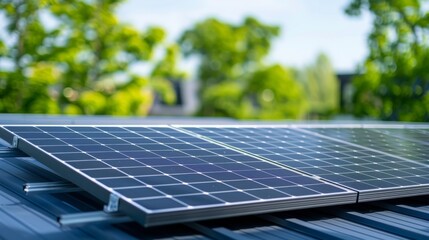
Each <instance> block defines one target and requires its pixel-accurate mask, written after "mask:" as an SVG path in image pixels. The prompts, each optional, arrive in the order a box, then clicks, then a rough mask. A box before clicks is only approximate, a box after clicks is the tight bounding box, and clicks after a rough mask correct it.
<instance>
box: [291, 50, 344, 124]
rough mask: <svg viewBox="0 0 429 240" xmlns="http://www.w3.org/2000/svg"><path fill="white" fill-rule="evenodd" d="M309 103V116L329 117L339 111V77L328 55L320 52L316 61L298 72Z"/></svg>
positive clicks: (317, 117)
mask: <svg viewBox="0 0 429 240" xmlns="http://www.w3.org/2000/svg"><path fill="white" fill-rule="evenodd" d="M298 79H299V81H300V82H301V83H302V85H303V86H304V90H305V93H306V96H307V99H308V104H309V115H310V116H309V117H310V118H312V119H314V118H316V119H319V118H327V117H330V116H332V115H333V114H335V113H336V112H337V111H338V108H339V86H338V78H337V77H336V75H335V71H334V69H333V67H332V65H331V62H330V61H329V58H328V56H326V55H325V54H320V55H319V56H318V57H317V59H316V62H315V63H314V64H312V65H310V66H308V67H306V68H305V69H304V70H303V71H300V72H299V73H298Z"/></svg>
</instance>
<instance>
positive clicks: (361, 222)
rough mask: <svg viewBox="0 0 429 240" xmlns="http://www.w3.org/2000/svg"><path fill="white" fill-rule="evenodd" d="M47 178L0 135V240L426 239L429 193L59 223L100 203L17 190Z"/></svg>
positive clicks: (58, 120)
mask: <svg viewBox="0 0 429 240" xmlns="http://www.w3.org/2000/svg"><path fill="white" fill-rule="evenodd" d="M3 116H4V115H3ZM3 116H2V115H0V124H18V123H31V124H85V123H87V124H166V123H171V124H177V123H184V122H186V123H193V122H196V121H199V123H201V122H200V121H201V120H198V119H179V120H177V119H174V118H156V119H152V118H150V119H139V118H108V117H94V118H93V117H74V118H73V117H72V118H70V117H45V116H40V115H39V116H34V117H33V116H31V117H30V116H27V115H25V116H23V115H7V116H6V117H4V118H3ZM14 119H15V120H14ZM208 121H212V123H219V122H221V123H226V122H230V120H228V119H219V120H218V119H211V120H208ZM203 123H204V124H207V122H203ZM50 181H64V180H63V179H62V178H61V177H59V176H57V175H55V173H53V172H52V171H50V170H49V169H47V168H46V167H44V166H43V165H41V164H40V163H38V162H37V161H36V160H34V159H33V158H31V157H28V156H26V155H25V154H23V153H22V152H19V151H18V150H14V149H11V148H9V147H8V146H7V144H6V143H5V142H3V141H0V239H164V238H170V239H208V238H217V239H401V238H404V239H407V238H415V239H429V195H426V196H419V197H413V198H406V199H396V200H390V201H380V202H373V203H366V204H355V205H348V206H340V207H326V208H316V209H308V210H299V211H290V212H281V213H275V214H266V215H257V216H248V217H239V218H229V219H220V220H213V221H205V222H195V223H187V224H176V225H167V226H162V227H155V228H146V229H145V228H143V227H142V226H140V225H139V224H137V223H134V222H128V223H117V224H113V223H109V222H104V223H88V224H83V225H77V226H73V227H61V226H60V225H59V224H58V223H57V220H56V219H57V217H58V216H60V215H63V214H71V213H82V212H91V211H99V210H101V209H102V207H103V206H102V203H101V202H99V201H97V200H95V199H94V198H93V197H91V196H90V195H89V194H87V193H84V192H75V193H55V194H32V195H25V193H24V191H23V184H25V183H29V182H50Z"/></svg>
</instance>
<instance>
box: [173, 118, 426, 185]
mask: <svg viewBox="0 0 429 240" xmlns="http://www.w3.org/2000/svg"><path fill="white" fill-rule="evenodd" d="M179 127H182V128H183V129H185V130H186V131H190V132H193V133H194V134H197V135H200V136H203V137H206V138H210V139H213V140H215V141H217V142H220V143H223V144H226V145H229V146H232V147H236V148H239V149H242V150H243V151H246V152H249V153H251V154H254V155H256V156H260V157H264V158H266V159H268V160H271V161H275V162H278V163H281V164H284V165H286V166H288V167H292V168H295V169H298V170H300V171H303V172H306V173H309V174H313V175H316V176H319V177H322V178H324V179H327V180H330V181H333V182H336V183H339V184H342V185H343V186H348V187H351V188H352V189H356V190H358V191H366V190H377V189H385V188H404V187H410V186H416V185H425V186H427V185H428V184H429V168H428V167H426V166H423V165H421V164H419V163H417V162H412V161H409V160H404V159H401V158H397V157H394V156H389V155H386V154H384V153H382V152H377V151H373V150H370V149H368V148H362V147H360V146H356V145H351V144H346V143H343V142H342V141H338V140H333V139H328V138H326V137H322V136H317V135H314V134H309V133H305V132H301V131H302V130H299V129H290V128H285V127H246V126H239V127H222V128H219V127H210V126H203V127H198V126H194V127H187V126H179ZM309 130H310V131H311V130H313V128H311V129H309ZM341 130H342V129H341Z"/></svg>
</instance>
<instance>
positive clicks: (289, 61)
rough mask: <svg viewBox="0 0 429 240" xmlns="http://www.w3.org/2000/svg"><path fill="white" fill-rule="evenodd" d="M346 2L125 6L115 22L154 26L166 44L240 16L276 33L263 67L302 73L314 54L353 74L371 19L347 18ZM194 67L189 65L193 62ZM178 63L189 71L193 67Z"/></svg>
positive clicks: (141, 1) (169, 0)
mask: <svg viewBox="0 0 429 240" xmlns="http://www.w3.org/2000/svg"><path fill="white" fill-rule="evenodd" d="M350 1H351V0H330V1H321V0H128V1H125V2H124V3H123V4H122V5H121V6H120V7H119V9H118V11H117V14H118V17H119V19H120V20H121V21H124V22H128V23H130V24H132V25H134V26H135V27H137V28H138V29H145V28H147V27H148V26H151V25H158V26H161V27H163V28H164V29H166V31H167V33H168V34H169V35H168V41H176V40H177V39H178V38H179V36H180V34H181V33H182V32H183V31H184V30H186V29H190V28H192V26H193V25H194V24H195V23H196V22H198V21H202V20H204V19H206V18H208V17H216V18H218V19H220V20H222V21H227V22H230V23H233V24H238V23H240V22H242V21H243V19H244V18H245V17H246V16H253V17H256V18H257V19H258V20H260V21H262V22H264V23H267V24H274V25H278V26H280V27H281V35H280V37H278V38H277V39H276V40H274V42H273V47H272V50H271V53H270V55H269V56H268V58H267V61H268V62H269V63H281V64H283V65H286V66H291V67H297V68H302V67H305V66H307V65H309V64H311V63H312V62H314V61H315V59H316V56H317V55H318V54H319V53H322V52H323V53H325V54H327V55H328V57H329V58H330V60H331V62H332V64H333V66H334V68H335V70H336V71H337V72H339V73H349V72H353V71H355V70H356V67H357V65H358V64H359V63H362V62H363V60H364V59H365V57H366V55H367V53H368V50H367V46H366V39H367V35H368V33H369V31H370V30H371V17H370V16H369V15H368V14H366V15H363V16H361V17H349V16H347V15H346V14H345V13H344V8H345V7H346V6H347V4H348V3H349V2H350ZM193 61H195V60H193ZM193 61H192V60H186V59H185V60H182V66H183V67H184V68H185V69H187V70H192V68H194V67H195V64H196V62H193Z"/></svg>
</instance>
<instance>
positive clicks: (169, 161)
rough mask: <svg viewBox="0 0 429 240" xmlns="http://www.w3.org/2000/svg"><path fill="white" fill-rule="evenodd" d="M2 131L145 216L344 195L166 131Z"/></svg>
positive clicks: (79, 128) (269, 164)
mask: <svg viewBox="0 0 429 240" xmlns="http://www.w3.org/2000/svg"><path fill="white" fill-rule="evenodd" d="M6 128H7V129H8V130H10V131H12V132H14V133H15V134H17V135H19V136H20V137H22V138H25V139H26V140H27V141H29V142H30V143H31V144H34V145H36V146H37V147H39V148H40V149H41V150H43V151H45V152H47V153H49V154H51V155H52V156H54V157H56V158H57V159H60V160H61V161H63V162H64V163H65V164H67V165H68V166H70V167H71V168H72V169H75V170H76V171H79V172H81V173H83V174H85V175H86V176H87V177H88V178H91V179H94V181H96V182H97V183H99V184H102V185H104V186H106V187H107V188H109V189H111V190H112V191H114V192H116V193H118V194H120V195H121V196H123V197H124V198H125V199H126V200H127V201H132V202H133V203H137V204H138V205H139V206H140V207H143V208H144V209H145V210H147V211H148V212H151V211H165V210H166V209H167V210H169V209H170V210H171V209H187V208H189V207H204V205H222V204H226V203H242V202H246V201H251V202H252V201H253V202H258V201H261V200H270V199H282V198H283V199H294V198H299V197H301V196H324V195H329V194H338V193H350V192H349V191H347V190H345V189H341V188H338V187H335V186H334V185H331V184H327V183H324V182H321V181H318V180H315V179H312V178H309V177H306V176H303V175H302V174H299V173H297V172H294V171H291V170H287V169H284V168H282V167H279V166H276V165H274V164H271V163H268V162H265V161H261V160H260V159H257V158H254V157H252V156H250V155H245V154H242V153H240V152H237V151H235V150H232V149H229V148H225V147H223V146H221V145H218V144H214V143H211V142H209V141H206V140H203V139H200V138H196V137H194V136H192V135H189V134H186V133H183V132H180V131H177V130H175V129H172V128H168V127H76V126H69V127H65V126H62V127H52V126H46V127H37V126H36V127H6ZM273 186H274V187H273ZM136 189H138V190H139V191H133V190H136ZM156 202H158V204H155V203H156Z"/></svg>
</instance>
